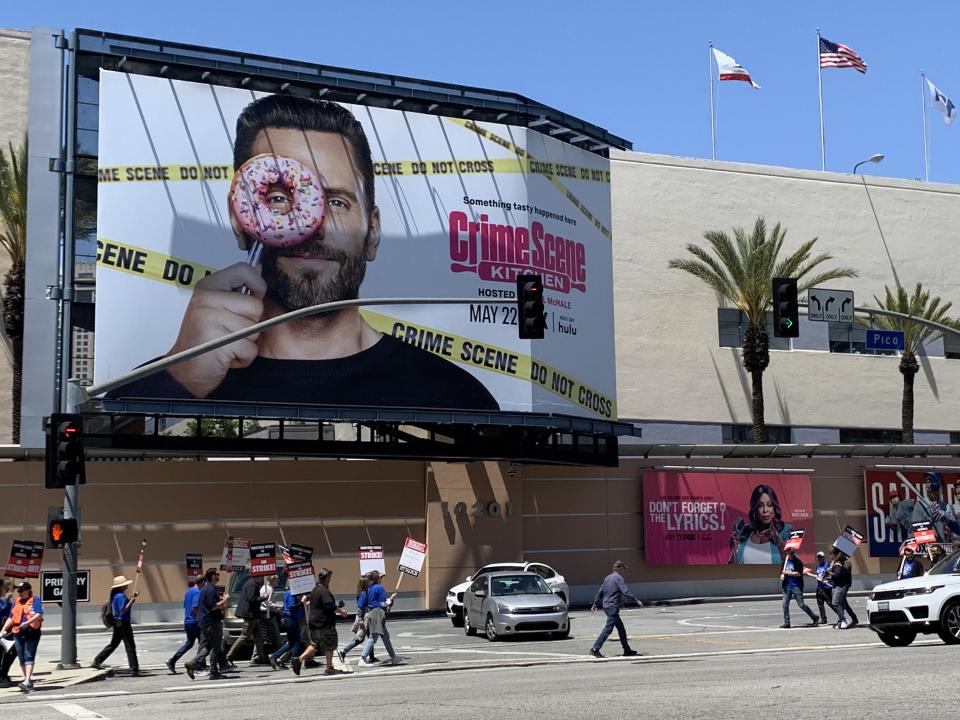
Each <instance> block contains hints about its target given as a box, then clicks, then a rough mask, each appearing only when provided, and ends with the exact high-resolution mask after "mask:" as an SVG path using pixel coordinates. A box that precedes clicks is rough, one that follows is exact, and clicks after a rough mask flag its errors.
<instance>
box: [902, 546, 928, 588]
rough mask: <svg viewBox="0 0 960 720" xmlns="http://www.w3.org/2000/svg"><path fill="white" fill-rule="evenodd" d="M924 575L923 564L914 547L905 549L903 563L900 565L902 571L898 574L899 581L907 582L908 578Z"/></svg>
mask: <svg viewBox="0 0 960 720" xmlns="http://www.w3.org/2000/svg"><path fill="white" fill-rule="evenodd" d="M921 575H923V563H922V562H920V558H918V557H917V556H916V553H915V552H914V550H913V548H912V547H905V548H904V549H903V562H901V563H900V571H899V572H898V573H897V580H906V579H907V578H914V577H920V576H921Z"/></svg>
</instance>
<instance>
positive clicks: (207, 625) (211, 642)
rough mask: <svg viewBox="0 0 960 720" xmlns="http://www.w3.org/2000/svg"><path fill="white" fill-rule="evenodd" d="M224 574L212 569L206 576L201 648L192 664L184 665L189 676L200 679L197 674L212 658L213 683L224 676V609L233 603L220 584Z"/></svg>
mask: <svg viewBox="0 0 960 720" xmlns="http://www.w3.org/2000/svg"><path fill="white" fill-rule="evenodd" d="M218 582H220V571H219V570H217V569H216V568H209V569H208V570H207V572H206V573H204V576H203V589H202V590H200V602H199V603H198V604H197V625H198V626H199V628H200V649H199V650H197V654H196V656H195V657H194V658H193V660H191V661H190V662H187V663H184V664H183V669H184V670H186V671H187V677H189V678H190V679H191V680H193V679H195V678H196V673H197V672H198V670H199V668H201V667H202V666H203V664H204V662H206V659H207V655H209V656H210V675H209V676H208V677H209V679H210V680H218V679H219V678H222V677H223V673H222V666H223V664H224V662H223V608H224V606H225V605H226V604H227V603H228V602H229V601H230V594H229V593H226V592H224V593H223V594H221V591H220V588H218V587H217V583H218Z"/></svg>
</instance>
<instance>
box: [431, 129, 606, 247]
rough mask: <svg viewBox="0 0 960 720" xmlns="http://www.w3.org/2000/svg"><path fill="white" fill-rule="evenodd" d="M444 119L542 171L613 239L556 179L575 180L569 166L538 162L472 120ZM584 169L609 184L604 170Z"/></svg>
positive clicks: (598, 228)
mask: <svg viewBox="0 0 960 720" xmlns="http://www.w3.org/2000/svg"><path fill="white" fill-rule="evenodd" d="M445 119H446V120H449V121H450V122H454V123H456V124H457V125H462V126H463V127H465V128H467V129H468V130H472V131H473V132H475V133H476V134H477V135H479V136H480V137H482V138H486V139H487V140H490V141H491V142H494V143H496V144H497V145H500V146H501V147H504V148H506V149H507V150H509V151H510V152H512V153H514V154H516V156H517V157H518V158H521V159H526V160H528V161H529V162H530V163H531V164H533V165H536V166H537V167H539V168H541V170H542V172H541V174H542V175H544V176H545V177H546V178H547V179H548V180H549V181H550V184H551V185H553V186H554V187H555V188H556V189H557V190H559V191H560V192H561V193H562V194H563V196H564V197H565V198H567V200H569V201H570V203H571V204H572V205H573V206H574V207H575V208H576V209H577V210H579V211H580V214H581V215H583V216H584V217H585V218H586V219H587V220H589V221H590V222H591V223H593V226H594V227H595V228H596V229H597V230H599V231H600V234H601V235H603V236H604V237H605V238H606V239H607V240H612V239H613V234H612V233H611V232H610V229H609V228H608V227H607V226H606V225H604V224H603V223H602V222H600V220H599V219H597V218H596V217H595V216H594V214H593V213H592V212H590V208H588V207H587V206H586V205H584V204H583V203H582V202H580V200H579V199H578V198H577V196H576V195H574V194H573V193H572V192H570V190H568V189H567V187H566V186H565V185H564V184H563V183H562V182H560V179H559V178H558V177H557V176H558V175H561V176H563V177H569V178H571V179H573V178H575V177H576V175H570V174H569V173H568V172H567V171H566V168H568V167H571V166H567V165H562V164H560V163H549V162H539V161H538V160H536V159H535V158H534V157H533V156H532V155H530V153H528V152H527V151H526V150H525V149H523V148H522V147H518V146H517V145H514V144H513V143H512V142H510V141H509V140H507V139H506V138H504V137H500V136H499V135H497V134H496V133H494V132H492V131H490V130H487V129H486V128H482V127H480V126H479V125H477V124H476V123H475V122H473V120H463V119H461V118H445ZM558 168H559V169H562V172H561V171H560V170H558ZM585 169H587V170H590V172H593V173H600V174H601V175H605V177H606V180H607V182H609V180H610V173H609V172H607V171H605V170H594V169H591V168H585Z"/></svg>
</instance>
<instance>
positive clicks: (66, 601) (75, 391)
mask: <svg viewBox="0 0 960 720" xmlns="http://www.w3.org/2000/svg"><path fill="white" fill-rule="evenodd" d="M85 399H86V393H85V392H84V391H83V388H82V387H81V385H80V381H79V380H77V379H76V378H71V379H70V380H68V381H67V410H68V411H69V412H72V413H79V412H80V410H81V407H80V406H81V405H82V404H83V402H84V400H85ZM77 480H78V482H74V483H71V484H69V485H67V486H66V488H65V494H64V498H63V517H64V518H65V519H67V520H70V519H75V520H76V521H77V525H78V526H79V524H80V483H79V473H78V474H77ZM78 545H79V543H76V542H71V543H67V544H66V545H64V546H63V568H62V569H63V594H62V595H61V598H62V602H61V605H60V608H61V615H60V663H59V664H58V665H57V667H58V668H59V669H73V668H77V667H80V666H79V665H78V664H77V556H78V554H79V553H78Z"/></svg>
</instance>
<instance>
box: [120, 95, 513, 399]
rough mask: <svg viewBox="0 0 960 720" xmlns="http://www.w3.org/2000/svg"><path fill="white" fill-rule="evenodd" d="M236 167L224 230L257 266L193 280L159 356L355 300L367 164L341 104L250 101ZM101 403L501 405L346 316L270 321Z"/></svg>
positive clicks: (368, 200)
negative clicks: (173, 333)
mask: <svg viewBox="0 0 960 720" xmlns="http://www.w3.org/2000/svg"><path fill="white" fill-rule="evenodd" d="M234 167H235V168H236V169H237V173H238V175H237V176H235V178H234V182H233V184H232V185H231V198H230V203H229V204H230V211H231V225H232V226H233V230H234V233H235V234H236V236H237V242H238V245H239V246H240V248H241V249H243V250H248V251H250V250H251V249H254V250H255V251H258V250H260V248H261V247H262V252H261V253H260V261H259V262H257V260H256V255H257V252H254V253H251V255H250V257H251V261H250V262H240V263H235V264H233V265H230V266H229V267H226V268H224V269H222V270H219V271H217V272H214V273H211V274H210V275H208V276H207V277H205V278H204V279H203V280H201V281H200V282H199V283H197V285H196V286H195V288H194V291H193V296H192V298H191V299H190V302H189V304H188V306H187V309H186V312H185V313H184V316H183V319H182V321H181V324H180V331H179V334H178V336H177V339H176V341H175V342H174V344H173V346H172V347H171V348H170V350H169V352H168V353H167V355H168V356H169V355H173V354H175V353H178V352H181V351H183V350H186V349H188V348H191V347H195V346H197V345H200V344H201V343H204V342H207V341H209V340H213V339H216V338H218V337H222V336H223V335H225V334H227V333H230V332H235V331H237V330H241V329H243V328H245V327H249V326H250V325H253V324H255V323H257V322H260V321H262V320H267V319H270V318H273V317H277V316H280V315H283V314H286V313H288V312H290V311H293V310H298V309H301V308H305V307H309V306H311V305H316V304H320V303H328V302H336V301H340V300H352V299H356V298H358V297H359V291H360V285H361V283H362V282H363V279H364V275H365V272H366V265H367V263H368V262H372V261H373V260H375V259H376V256H377V249H378V247H379V244H380V210H379V208H378V207H377V205H376V202H375V196H374V170H373V160H372V156H371V152H370V145H369V143H368V141H367V137H366V134H365V133H364V130H363V128H362V126H361V125H360V123H359V122H358V121H357V120H356V118H355V117H354V116H353V115H352V114H351V113H350V111H349V110H347V109H346V108H344V107H342V106H340V105H338V104H336V103H332V102H327V101H323V100H315V99H308V98H297V97H290V96H283V95H270V96H266V97H263V98H259V99H257V100H254V101H253V102H251V103H250V104H249V105H248V106H247V107H246V108H245V109H244V110H243V112H242V113H241V114H240V116H239V118H238V119H237V131H236V139H235V141H234ZM314 179H315V180H316V181H317V182H316V183H315V182H313V180H314ZM318 185H319V187H318ZM110 396H111V397H159V398H207V399H211V400H247V401H251V402H302V403H322V404H344V405H389V406H402V407H434V408H436V407H444V408H460V409H474V410H499V405H498V404H497V402H496V400H495V399H494V398H493V396H492V395H491V394H490V392H489V391H488V390H487V389H486V388H485V387H484V385H483V384H482V383H481V382H480V381H478V380H477V379H476V378H475V377H474V376H473V375H471V374H470V373H468V372H467V371H466V370H464V369H462V368H459V367H457V366H456V365H454V364H453V363H452V362H449V361H447V360H445V359H444V358H442V357H439V356H437V355H434V354H433V353H431V352H428V351H426V350H422V349H420V348H418V347H415V346H413V345H411V344H408V343H406V342H404V341H402V340H399V339H397V338H394V337H391V336H389V335H383V334H381V333H380V332H378V331H376V330H375V329H374V328H373V327H371V326H370V325H369V324H368V323H367V322H366V321H365V320H364V319H363V317H362V315H361V314H360V312H359V310H358V309H357V308H346V309H343V310H339V311H336V312H332V313H327V314H322V315H315V316H312V317H308V318H301V319H298V320H294V321H291V322H287V323H283V324H280V325H276V326H273V327H271V328H269V329H268V330H266V331H264V332H263V333H260V334H259V335H251V336H249V337H247V338H244V339H243V340H238V341H237V342H234V343H232V344H230V345H227V346H225V347H221V348H218V349H217V350H213V351H211V352H208V353H205V354H203V355H201V356H199V357H196V358H193V359H191V360H188V361H186V362H182V363H179V364H177V365H174V366H172V367H170V368H169V369H168V370H167V371H165V372H162V373H157V374H155V375H152V376H150V377H147V378H143V379H142V380H138V381H134V382H132V383H128V384H127V385H124V386H122V387H120V388H118V389H117V390H115V391H113V392H112V393H110Z"/></svg>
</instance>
